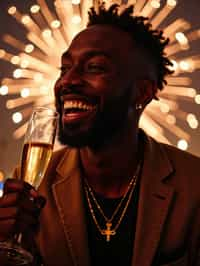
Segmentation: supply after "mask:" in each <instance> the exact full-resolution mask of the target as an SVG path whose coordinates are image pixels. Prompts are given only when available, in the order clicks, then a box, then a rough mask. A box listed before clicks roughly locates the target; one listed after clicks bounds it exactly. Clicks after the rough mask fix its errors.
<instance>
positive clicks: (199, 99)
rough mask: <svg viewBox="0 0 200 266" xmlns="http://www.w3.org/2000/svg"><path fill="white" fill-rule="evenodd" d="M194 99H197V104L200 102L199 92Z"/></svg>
mask: <svg viewBox="0 0 200 266" xmlns="http://www.w3.org/2000/svg"><path fill="white" fill-rule="evenodd" d="M194 100H195V102H196V103H197V104H200V94H197V95H196V96H195V98H194Z"/></svg>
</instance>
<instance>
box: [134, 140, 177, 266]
mask: <svg viewBox="0 0 200 266" xmlns="http://www.w3.org/2000/svg"><path fill="white" fill-rule="evenodd" d="M144 140H145V146H144V164H143V169H142V173H141V180H140V193H139V206H138V214H137V224H136V235H135V244H134V250H133V254H134V255H133V265H142V266H147V265H148V266H149V265H152V262H153V258H154V255H155V253H156V250H157V248H158V245H159V242H160V239H161V235H162V230H163V226H164V222H165V219H166V217H167V214H168V210H169V207H170V204H171V202H172V198H173V195H174V192H173V191H174V189H173V187H171V186H169V185H168V184H167V178H169V177H170V175H171V174H172V173H173V171H174V169H173V166H172V164H171V162H170V161H169V158H168V156H167V153H166V150H165V149H164V146H163V145H160V144H159V143H157V142H155V141H154V140H153V139H151V138H150V137H147V136H145V137H144Z"/></svg>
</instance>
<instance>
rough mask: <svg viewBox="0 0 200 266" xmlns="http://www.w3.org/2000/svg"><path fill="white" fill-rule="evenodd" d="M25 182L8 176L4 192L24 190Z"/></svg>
mask: <svg viewBox="0 0 200 266" xmlns="http://www.w3.org/2000/svg"><path fill="white" fill-rule="evenodd" d="M23 183H24V182H23V181H22V180H18V179H14V178H13V179H12V178H8V179H7V180H6V181H5V183H4V194H6V193H10V192H17V191H22V190H23V188H24V184H23Z"/></svg>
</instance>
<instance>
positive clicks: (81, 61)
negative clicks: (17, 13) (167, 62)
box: [55, 25, 156, 198]
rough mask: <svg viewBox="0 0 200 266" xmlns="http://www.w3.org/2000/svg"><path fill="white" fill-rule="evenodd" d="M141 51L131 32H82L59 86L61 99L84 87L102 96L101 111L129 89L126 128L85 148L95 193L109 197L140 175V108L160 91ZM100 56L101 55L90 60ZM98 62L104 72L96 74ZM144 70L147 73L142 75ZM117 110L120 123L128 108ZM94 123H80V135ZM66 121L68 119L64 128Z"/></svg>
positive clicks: (85, 166)
mask: <svg viewBox="0 0 200 266" xmlns="http://www.w3.org/2000/svg"><path fill="white" fill-rule="evenodd" d="M119 40H123V43H120V41H119ZM138 51H139V50H138V49H137V47H136V46H135V44H134V43H133V40H132V39H131V38H130V36H129V34H128V33H126V32H123V31H121V30H118V29H115V28H113V27H111V26H99V25H97V26H91V27H89V28H88V29H86V30H85V31H83V32H81V33H80V34H79V35H78V36H77V37H76V38H75V39H74V40H73V42H72V44H71V45H70V47H69V49H68V51H67V53H64V55H63V57H62V74H61V77H60V79H59V80H58V82H57V84H56V88H55V93H56V95H58V93H59V92H61V91H62V90H66V91H67V90H68V89H69V88H70V86H72V85H73V89H74V92H75V90H76V89H77V90H78V89H79V91H80V93H82V94H86V95H87V96H88V95H89V96H90V97H97V98H98V99H99V109H100V110H101V109H102V110H103V108H104V106H105V105H106V103H107V102H109V104H110V105H112V99H117V98H120V97H121V98H123V95H124V92H125V91H126V89H128V90H129V98H128V101H127V102H126V108H127V109H126V112H124V116H123V122H124V123H123V127H121V128H119V129H117V130H116V132H115V134H113V136H112V138H110V139H109V141H108V142H107V143H103V145H100V147H99V146H98V148H96V147H93V146H92V145H85V146H83V147H81V149H80V152H81V162H82V166H83V171H84V173H85V176H86V177H87V179H88V181H89V183H90V185H91V186H92V187H93V189H94V190H95V191H96V192H99V193H100V194H102V195H104V196H105V197H112V198H116V197H120V196H121V195H123V193H124V192H125V190H126V188H127V184H128V183H129V180H130V177H132V176H133V174H134V172H135V169H136V165H137V164H138V153H139V140H138V120H139V116H140V115H141V112H142V110H140V111H139V112H138V111H136V109H135V105H136V103H141V104H142V105H143V107H145V105H146V104H147V103H148V102H149V101H151V99H152V98H153V97H154V93H155V90H156V89H155V80H153V78H152V77H151V73H148V66H149V65H151V64H150V63H149V61H147V60H146V59H145V58H144V57H142V55H140V56H139V57H138ZM94 52H98V54H97V55H94V56H91V57H87V56H86V55H87V54H89V53H91V54H92V53H94ZM92 64H96V65H97V66H98V67H99V68H100V70H98V69H96V70H93V69H92ZM103 67H104V68H103ZM102 68H103V71H102ZM80 69H81V71H80ZM141 69H143V71H144V72H145V71H146V73H144V74H143V72H142V73H141ZM67 93H68V92H67ZM71 93H72V94H73V91H72V92H71ZM89 96H88V97H89ZM57 97H58V96H57ZM113 104H114V103H113ZM121 104H122V105H123V102H120V105H121ZM127 104H128V106H127ZM112 110H113V109H110V112H109V113H108V115H109V116H110V117H111V118H110V121H111V123H112V122H113V121H114V122H113V123H115V117H116V116H117V115H119V116H120V112H123V110H122V108H120V106H117V107H116V109H115V110H114V111H113V113H112ZM62 116H63V111H62V112H61V117H62ZM63 117H64V116H63ZM112 119H113V120H112ZM92 122H93V120H92V119H90V120H89V119H88V120H87V121H86V122H85V123H84V126H82V125H80V128H78V130H79V132H82V131H84V130H85V128H86V129H87V128H89V127H90V123H92ZM65 123H66V121H65V119H64V118H63V119H62V125H63V127H64V126H65ZM119 124H120V122H119ZM105 130H106V129H105ZM66 139H67V136H66ZM122 173H123V175H122Z"/></svg>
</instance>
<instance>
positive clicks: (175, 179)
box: [36, 137, 200, 266]
mask: <svg viewBox="0 0 200 266" xmlns="http://www.w3.org/2000/svg"><path fill="white" fill-rule="evenodd" d="M145 139H146V140H145V153H144V166H143V170H142V176H141V185H140V195H139V206H138V216H137V225H136V238H135V243H134V245H133V249H134V256H133V259H132V266H150V265H153V266H154V265H163V266H164V265H165V266H167V265H168V266H170V265H171V266H172V265H173V266H200V171H199V170H200V159H199V158H197V157H194V156H192V155H190V154H188V153H185V152H182V151H180V150H177V149H175V148H173V147H170V146H167V145H163V144H159V143H157V142H155V141H154V140H153V139H151V138H149V137H145ZM39 190H40V193H41V194H42V195H44V196H45V197H46V199H47V204H46V206H45V208H44V209H43V211H42V215H41V226H40V231H39V234H38V235H37V237H36V241H37V245H38V248H39V250H40V252H41V255H42V257H43V259H44V265H45V266H89V265H90V262H89V251H88V243H87V231H86V223H85V217H84V208H83V202H82V195H83V191H82V186H81V172H80V167H79V151H78V150H76V149H67V148H65V149H62V150H60V151H58V152H56V153H55V154H54V156H53V159H52V162H51V165H50V167H49V169H48V173H47V175H46V177H45V179H44V181H43V183H42V185H41V186H40V189H39ZM90 266H95V265H90ZM124 266H126V265H124Z"/></svg>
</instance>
